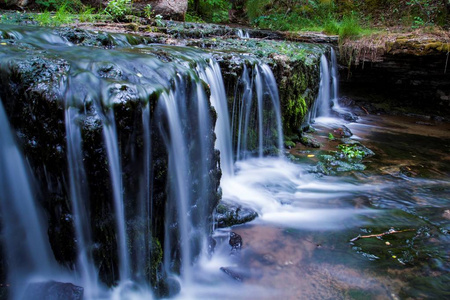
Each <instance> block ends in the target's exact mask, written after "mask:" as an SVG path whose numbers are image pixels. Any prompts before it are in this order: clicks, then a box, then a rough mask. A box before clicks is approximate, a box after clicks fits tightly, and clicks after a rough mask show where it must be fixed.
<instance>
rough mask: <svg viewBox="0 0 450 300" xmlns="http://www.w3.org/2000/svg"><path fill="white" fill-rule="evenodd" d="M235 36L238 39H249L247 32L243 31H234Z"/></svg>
mask: <svg viewBox="0 0 450 300" xmlns="http://www.w3.org/2000/svg"><path fill="white" fill-rule="evenodd" d="M236 34H237V36H238V37H239V38H240V39H249V38H250V33H249V32H248V31H244V30H242V29H238V30H236Z"/></svg>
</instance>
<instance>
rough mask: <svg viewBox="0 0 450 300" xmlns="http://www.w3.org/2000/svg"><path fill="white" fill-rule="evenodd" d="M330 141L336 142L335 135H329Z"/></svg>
mask: <svg viewBox="0 0 450 300" xmlns="http://www.w3.org/2000/svg"><path fill="white" fill-rule="evenodd" d="M328 139H329V140H330V141H334V140H335V139H336V138H335V137H334V135H333V134H332V133H331V132H330V133H328Z"/></svg>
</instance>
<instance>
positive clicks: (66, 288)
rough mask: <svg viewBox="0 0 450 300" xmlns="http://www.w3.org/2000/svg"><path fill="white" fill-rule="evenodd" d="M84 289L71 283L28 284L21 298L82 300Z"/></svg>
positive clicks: (24, 299)
mask: <svg viewBox="0 0 450 300" xmlns="http://www.w3.org/2000/svg"><path fill="white" fill-rule="evenodd" d="M83 294H84V289H83V288H82V287H80V286H76V285H73V284H71V283H63V282H56V281H48V282H34V283H30V284H29V285H28V287H27V289H26V290H25V294H24V296H23V297H22V299H23V300H26V299H43V300H82V299H83Z"/></svg>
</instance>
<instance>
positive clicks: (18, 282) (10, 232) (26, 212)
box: [0, 101, 61, 299]
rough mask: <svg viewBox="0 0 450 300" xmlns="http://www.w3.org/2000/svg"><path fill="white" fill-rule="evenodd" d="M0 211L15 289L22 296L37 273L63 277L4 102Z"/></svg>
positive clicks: (15, 294)
mask: <svg viewBox="0 0 450 300" xmlns="http://www.w3.org/2000/svg"><path fill="white" fill-rule="evenodd" d="M0 162H1V163H0V213H1V219H2V232H1V238H3V239H4V242H3V245H4V247H5V248H6V256H7V262H8V264H9V265H10V266H14V268H10V269H9V272H8V281H9V283H10V284H11V286H20V287H21V289H14V290H13V291H11V295H10V298H11V299H20V298H21V293H23V292H24V289H25V287H26V283H27V282H28V281H29V280H32V279H34V277H35V276H40V277H41V278H42V277H43V278H46V279H50V278H58V276H61V274H60V270H59V268H58V267H57V264H56V262H55V259H54V257H53V253H52V250H51V249H50V245H49V242H48V237H47V232H46V231H47V224H46V222H44V217H43V212H42V209H41V207H40V205H39V204H38V202H37V200H36V199H35V196H34V191H33V189H32V184H31V182H32V180H31V179H30V177H29V174H28V173H29V171H28V166H27V163H26V161H25V160H24V158H23V157H22V154H21V152H20V150H19V148H18V147H17V145H16V142H15V137H14V136H13V134H12V132H11V129H10V126H9V122H8V118H7V116H6V113H5V111H4V109H3V105H2V102H1V101H0Z"/></svg>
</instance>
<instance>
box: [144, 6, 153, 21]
mask: <svg viewBox="0 0 450 300" xmlns="http://www.w3.org/2000/svg"><path fill="white" fill-rule="evenodd" d="M152 15H153V7H152V5H151V4H147V5H146V6H145V7H144V16H145V17H146V18H147V19H150V18H151V17H152Z"/></svg>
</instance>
